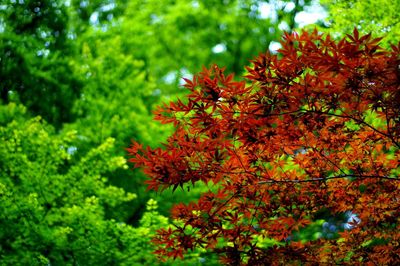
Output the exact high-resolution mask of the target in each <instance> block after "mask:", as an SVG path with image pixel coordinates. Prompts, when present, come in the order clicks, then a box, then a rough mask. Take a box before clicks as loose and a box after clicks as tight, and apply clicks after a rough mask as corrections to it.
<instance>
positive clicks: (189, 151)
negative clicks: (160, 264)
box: [129, 30, 400, 265]
mask: <svg viewBox="0 0 400 266" xmlns="http://www.w3.org/2000/svg"><path fill="white" fill-rule="evenodd" d="M378 42H379V39H372V38H371V35H364V36H360V35H359V33H358V31H357V30H354V32H353V34H352V35H348V36H347V37H346V38H344V39H341V40H340V41H338V42H335V41H333V40H332V38H331V37H330V36H329V35H327V36H322V35H320V34H319V33H317V32H316V31H314V32H311V33H307V32H304V33H302V34H300V35H298V34H297V33H293V34H285V36H284V39H283V41H282V43H281V44H282V49H280V51H279V52H280V54H279V55H271V54H270V53H266V54H261V55H260V56H258V57H257V58H255V59H254V60H253V61H252V65H251V66H249V67H247V71H248V73H247V75H246V76H245V79H244V80H243V81H236V80H235V79H234V77H233V76H232V75H225V73H224V69H220V68H218V67H217V66H213V67H212V68H211V69H204V70H203V71H202V72H201V73H200V74H198V75H196V76H195V77H194V78H193V79H191V80H189V79H187V80H186V84H185V87H186V88H187V89H188V90H189V91H190V94H189V95H188V96H187V97H186V99H185V100H182V101H181V100H179V101H177V102H172V103H170V104H169V105H164V106H163V107H160V108H159V109H158V110H157V111H156V119H157V120H160V121H161V122H162V123H167V124H174V126H175V128H176V130H175V132H174V134H173V135H172V136H171V137H170V138H169V139H168V141H167V142H166V143H165V144H164V146H165V147H164V148H163V149H161V148H157V149H151V148H143V147H142V146H141V145H140V144H138V143H133V144H132V146H131V147H130V148H129V152H130V155H131V157H132V158H131V159H130V161H131V162H132V163H134V164H135V166H136V167H141V168H143V170H144V172H145V173H146V174H147V175H148V176H149V178H150V179H149V180H148V181H147V183H148V185H149V188H151V189H155V190H163V189H166V188H169V187H172V188H174V189H176V188H178V187H186V186H187V187H190V186H191V185H195V184H198V183H205V184H208V186H209V191H208V192H206V193H204V194H202V196H201V198H200V199H199V200H198V201H197V202H193V203H188V204H179V205H177V206H175V207H174V208H173V210H172V217H173V218H174V219H176V220H178V221H179V222H178V223H176V224H175V228H169V229H163V230H160V231H159V233H158V236H157V237H156V238H155V239H154V243H156V244H157V245H158V247H159V249H158V251H157V253H158V254H159V255H161V256H167V257H174V258H175V257H182V256H183V254H184V253H185V252H187V251H188V250H192V249H194V248H196V247H203V248H206V249H210V250H212V251H214V252H217V253H218V254H220V255H221V260H222V262H223V263H225V264H227V265H269V264H276V265H278V264H282V263H285V264H287V263H296V262H315V263H323V262H326V263H334V264H342V263H349V262H350V261H351V262H353V263H356V264H367V263H368V264H378V265H382V264H391V265H394V264H397V263H399V262H400V257H399V255H398V254H400V246H399V244H398V243H399V241H400V234H399V229H400V227H399V226H400V220H399V219H400V218H399V217H400V213H399V210H400V201H399V198H398V193H399V189H400V181H399V178H398V175H399V162H400V160H399V159H400V121H399V116H398V114H399V112H400V105H399V103H398V99H399V96H400V92H399V85H400V72H399V65H400V57H399V52H400V46H392V49H391V50H390V51H387V50H383V49H381V48H380V47H379V45H378ZM321 216H330V217H347V218H346V220H345V222H346V223H345V226H343V227H342V228H341V229H340V230H339V232H338V237H336V238H335V237H320V238H319V239H317V240H312V241H307V242H304V241H303V242H301V241H299V240H298V238H297V239H296V237H295V236H296V234H297V233H298V231H301V230H303V229H304V228H307V227H308V226H310V225H312V224H314V223H315V222H316V221H317V220H319V219H320V217H321ZM332 230H333V229H332Z"/></svg>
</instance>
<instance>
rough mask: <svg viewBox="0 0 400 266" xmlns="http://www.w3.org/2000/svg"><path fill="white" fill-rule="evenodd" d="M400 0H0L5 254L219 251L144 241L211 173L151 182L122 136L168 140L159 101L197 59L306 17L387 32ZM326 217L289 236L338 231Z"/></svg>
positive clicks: (266, 43)
mask: <svg viewBox="0 0 400 266" xmlns="http://www.w3.org/2000/svg"><path fill="white" fill-rule="evenodd" d="M382 6H386V7H390V8H385V9H382V8H379V7H382ZM399 11H400V3H399V2H398V1H395V0H381V1H344V0H343V1H326V0H323V1H322V2H321V3H319V2H317V1H311V0H294V1H286V0H273V1H256V0H198V1H190V0H174V1H172V0H165V1H164V0H163V1H160V0H141V1H139V0H130V1H128V0H69V1H61V0H40V1H39V0H36V1H35V0H2V1H0V92H1V102H0V262H1V265H95V264H97V265H218V261H217V258H216V257H215V256H214V255H213V254H211V253H209V252H207V251H206V250H196V251H194V252H192V253H191V254H189V255H188V256H187V257H186V258H185V259H184V260H183V261H166V262H160V261H157V259H156V258H155V256H154V255H153V254H152V250H153V247H152V244H151V243H150V242H149V241H150V239H151V237H152V236H153V235H154V234H155V231H156V230H157V229H159V228H161V227H167V226H169V223H170V221H169V220H168V216H169V210H170V208H171V206H172V205H173V204H174V203H177V202H189V201H192V200H195V199H196V198H197V197H198V196H199V195H200V193H202V191H205V190H206V187H201V186H199V187H196V188H195V189H192V190H191V191H190V192H188V191H179V190H177V191H176V192H174V193H172V191H165V192H164V193H162V194H156V193H154V192H151V191H147V190H146V186H145V185H144V183H143V182H144V180H145V177H144V176H143V174H142V173H141V172H140V171H137V170H132V169H129V168H130V167H131V166H130V165H128V164H127V162H126V156H125V150H124V149H125V148H126V147H128V146H129V144H130V141H131V140H136V141H139V142H141V143H143V144H144V145H150V146H152V147H156V146H160V145H161V143H162V141H163V140H165V139H166V137H167V136H168V135H169V134H170V133H171V132H172V130H173V129H172V128H171V127H168V126H162V125H160V124H159V123H156V122H154V121H153V120H152V110H153V109H154V108H155V106H157V105H158V104H160V103H162V102H169V101H172V100H175V99H177V98H178V97H183V96H184V95H185V91H184V89H183V88H182V86H181V85H182V77H186V78H189V77H191V76H192V75H193V74H195V73H196V72H199V71H200V70H201V68H202V66H206V67H208V66H210V65H211V64H213V63H216V64H218V65H219V66H225V67H226V68H227V72H233V73H235V74H236V75H237V77H240V75H241V74H243V73H244V70H245V66H246V65H248V64H249V60H251V59H253V58H254V57H255V56H257V55H258V54H259V53H264V52H266V51H268V50H269V51H270V52H273V53H275V52H276V50H277V49H278V48H279V41H280V39H281V36H282V33H283V31H289V32H290V31H293V30H300V29H301V28H303V27H306V28H314V27H317V28H318V29H319V30H320V31H322V32H331V33H332V34H333V36H334V37H340V36H343V35H344V34H346V33H350V32H351V30H352V29H353V28H354V27H358V28H359V30H360V31H362V32H373V34H375V35H386V36H387V38H386V39H385V40H384V41H383V45H385V46H388V44H390V43H396V42H397V41H398V40H399V39H400V35H399V34H400V30H399V22H400V17H399V14H400V12H399ZM325 220H326V219H325ZM325 220H323V219H321V220H320V221H317V222H316V224H315V225H313V227H312V228H311V229H310V230H308V231H307V230H306V231H304V232H300V233H299V234H298V235H296V236H294V237H301V238H303V239H312V238H313V237H320V236H321V235H322V234H324V232H325V231H327V230H328V231H329V232H330V233H332V234H334V233H335V232H337V230H336V229H332V227H330V226H331V225H333V224H334V223H335V221H330V224H326V223H327V222H326V221H325ZM324 221H325V222H324ZM327 228H328V229H327ZM330 229H332V230H330ZM324 230H325V231H324ZM331 231H332V232H331ZM329 232H328V233H329ZM328 237H329V236H328Z"/></svg>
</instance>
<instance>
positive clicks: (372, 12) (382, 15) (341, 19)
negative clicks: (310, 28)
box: [321, 0, 400, 47]
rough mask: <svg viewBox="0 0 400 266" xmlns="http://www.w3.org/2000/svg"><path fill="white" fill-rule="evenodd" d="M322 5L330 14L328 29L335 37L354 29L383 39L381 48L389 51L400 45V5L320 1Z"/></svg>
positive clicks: (389, 1)
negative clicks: (386, 48)
mask: <svg viewBox="0 0 400 266" xmlns="http://www.w3.org/2000/svg"><path fill="white" fill-rule="evenodd" d="M321 4H324V5H325V6H326V8H327V9H328V11H329V18H328V20H330V22H329V23H328V25H329V27H328V29H330V30H331V32H332V33H334V36H343V34H344V32H350V31H351V30H352V29H353V27H354V26H357V29H358V30H359V31H360V32H363V33H370V32H371V33H372V34H373V36H385V38H384V39H383V40H382V42H381V45H382V46H385V47H390V44H396V43H397V42H399V41H400V24H399V23H400V15H399V10H400V3H399V1H395V0H382V1H357V0H351V1H344V0H335V1H326V0H322V1H321ZM383 7H387V8H383ZM325 30H326V29H325Z"/></svg>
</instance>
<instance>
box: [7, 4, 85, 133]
mask: <svg viewBox="0 0 400 266" xmlns="http://www.w3.org/2000/svg"><path fill="white" fill-rule="evenodd" d="M4 5H5V6H4ZM5 7H6V8H5ZM0 15H1V16H0V22H1V26H0V27H1V30H0V55H1V60H0V70H1V71H0V80H1V81H2V82H1V84H0V92H1V99H2V100H3V102H5V103H7V102H10V101H15V100H19V101H21V102H22V103H23V104H24V105H26V106H27V107H28V108H29V111H30V112H32V113H34V114H39V115H41V116H42V117H43V118H45V119H46V121H48V122H50V123H53V124H54V125H55V126H57V127H59V126H60V125H61V123H62V122H63V121H71V120H72V119H73V117H72V116H71V112H70V110H71V108H70V105H71V102H73V101H74V100H75V99H76V98H77V97H78V95H79V90H80V87H81V84H80V83H79V81H78V80H77V78H76V77H75V76H74V75H71V73H72V72H73V70H72V68H71V60H72V59H71V55H72V54H73V52H74V48H73V43H72V40H71V39H69V38H68V14H67V10H66V6H65V4H64V2H63V1H33V0H27V1H9V0H7V1H5V3H3V4H2V8H1V10H0Z"/></svg>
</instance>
